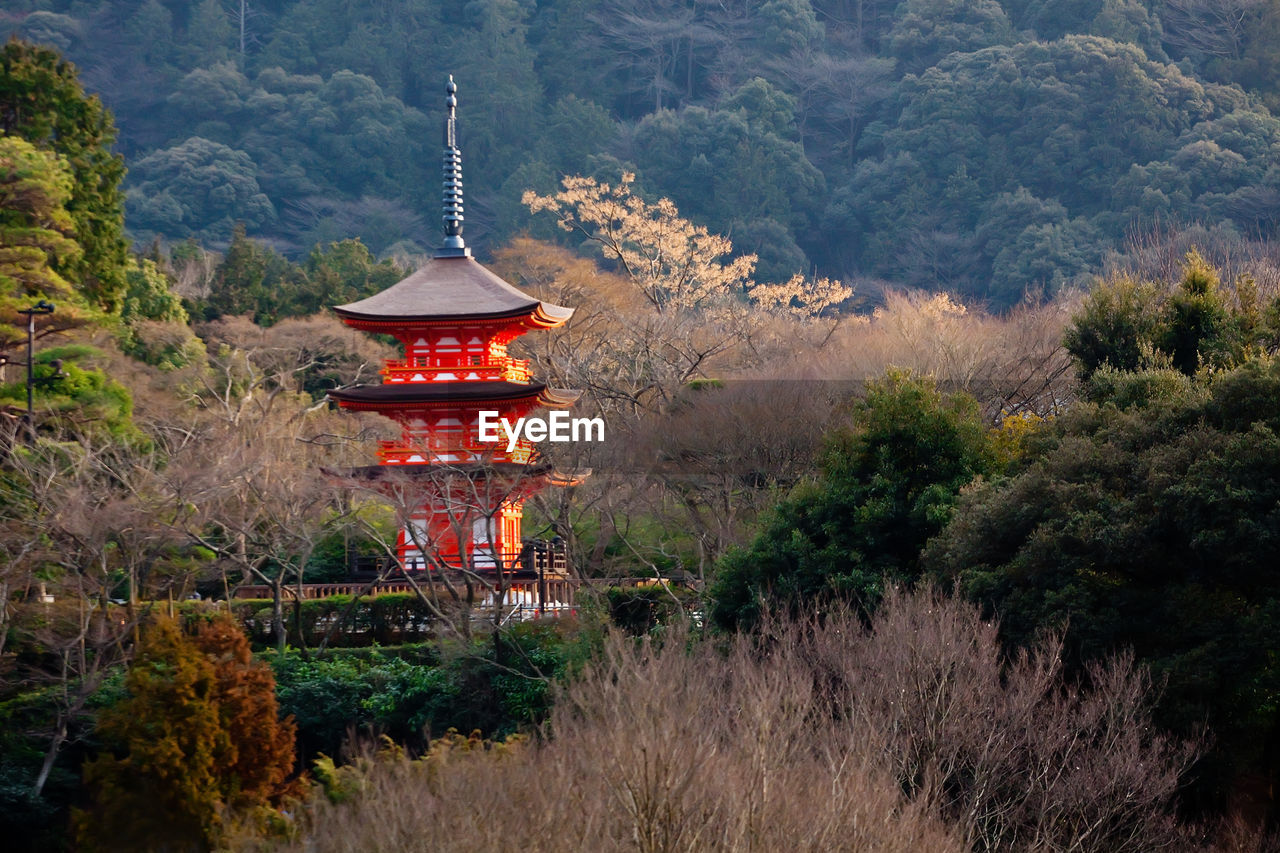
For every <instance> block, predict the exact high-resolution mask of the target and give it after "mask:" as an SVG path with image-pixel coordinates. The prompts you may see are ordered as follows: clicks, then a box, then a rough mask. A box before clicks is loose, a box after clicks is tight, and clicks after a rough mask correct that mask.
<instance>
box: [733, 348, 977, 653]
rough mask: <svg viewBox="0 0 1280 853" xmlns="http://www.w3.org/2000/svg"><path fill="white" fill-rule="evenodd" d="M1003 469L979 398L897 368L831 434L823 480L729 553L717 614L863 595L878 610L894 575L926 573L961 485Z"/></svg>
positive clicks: (907, 578) (903, 578) (752, 620)
mask: <svg viewBox="0 0 1280 853" xmlns="http://www.w3.org/2000/svg"><path fill="white" fill-rule="evenodd" d="M994 470H995V458H994V453H993V446H992V444H991V441H990V439H989V438H988V436H987V432H986V429H985V427H984V425H983V423H982V420H981V416H980V413H979V409H978V405H977V403H976V401H975V400H974V399H973V398H972V397H970V396H968V395H965V394H951V395H943V394H942V393H941V392H940V391H939V390H938V389H937V388H936V387H935V385H934V383H933V381H931V380H929V379H923V378H917V377H914V376H911V375H910V374H907V373H903V372H893V371H891V372H890V373H889V374H888V375H887V376H885V377H884V378H883V379H880V380H877V381H875V382H870V383H868V384H867V389H866V397H865V398H864V399H862V400H858V401H856V402H855V403H854V406H853V413H852V423H851V425H850V426H849V427H846V428H844V429H842V430H839V431H837V432H835V433H834V434H832V435H831V436H830V437H829V438H828V440H827V447H826V451H825V454H824V458H823V462H822V466H821V475H820V477H819V478H818V480H817V481H816V482H813V483H807V484H804V485H801V486H799V487H797V488H796V489H795V490H794V491H793V492H792V494H791V495H790V496H789V497H787V498H786V499H785V500H783V501H782V502H781V503H779V504H778V506H777V507H776V508H775V509H774V510H773V512H772V513H771V514H769V515H768V516H767V517H766V519H765V521H764V523H763V525H762V527H761V529H760V531H759V533H758V534H757V535H756V538H755V540H754V541H753V542H752V543H751V545H750V546H748V547H746V548H742V549H738V550H734V551H731V552H730V553H729V554H728V555H727V556H726V557H725V558H724V560H722V562H721V565H720V567H719V573H718V576H717V577H716V580H715V583H714V585H713V587H712V590H711V597H712V599H713V601H714V604H713V607H712V617H713V618H714V619H715V621H716V623H717V624H719V625H721V626H722V627H726V628H734V627H740V626H741V627H748V626H752V625H754V624H756V622H757V620H758V619H759V617H760V613H761V611H762V608H763V607H764V606H765V602H766V601H772V602H774V603H775V604H778V605H780V606H783V607H786V608H788V609H791V610H795V609H803V608H806V607H810V606H813V605H814V604H815V603H816V602H822V601H825V600H829V599H832V598H852V599H854V600H856V601H858V602H859V603H860V604H861V606H863V607H864V608H866V609H868V610H870V609H872V608H874V607H875V605H876V604H877V602H878V600H879V598H880V595H881V594H882V592H883V585H884V583H885V581H886V579H888V580H890V581H899V582H905V583H911V582H913V581H915V580H916V579H917V578H918V577H919V576H920V573H921V570H920V564H919V560H920V552H921V550H922V549H923V548H924V546H925V543H926V542H927V541H928V540H929V538H930V537H931V536H933V535H934V534H935V533H937V532H938V531H939V530H941V529H942V528H943V526H944V525H945V524H946V522H947V520H948V518H949V517H950V515H951V510H952V507H953V506H954V505H955V503H956V499H957V497H958V495H959V493H960V490H961V489H962V488H963V487H964V486H966V485H968V484H969V483H970V482H972V481H973V480H974V478H975V477H978V476H980V475H982V474H987V473H991V472H993V471H994Z"/></svg>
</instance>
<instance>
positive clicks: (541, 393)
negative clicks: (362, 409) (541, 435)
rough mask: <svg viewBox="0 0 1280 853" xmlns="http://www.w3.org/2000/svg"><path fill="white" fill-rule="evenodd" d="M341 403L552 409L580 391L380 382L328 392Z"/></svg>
mask: <svg viewBox="0 0 1280 853" xmlns="http://www.w3.org/2000/svg"><path fill="white" fill-rule="evenodd" d="M329 396H330V397H332V398H333V399H334V400H337V401H338V402H340V403H355V404H358V405H359V404H363V405H366V406H374V407H377V406H383V405H388V406H393V405H402V404H406V403H409V404H412V403H452V402H455V401H464V402H484V401H489V400H491V401H493V402H501V401H506V400H526V399H530V398H537V400H538V402H539V403H541V404H542V405H544V406H549V407H551V408H565V407H568V406H571V405H573V404H574V403H575V402H576V401H577V399H578V398H579V397H580V396H582V392H581V391H568V390H564V389H560V388H548V387H547V386H546V384H545V383H543V382H530V383H529V384H527V385H526V384H522V383H519V382H496V381H495V382H387V383H383V384H382V385H356V386H354V387H352V388H339V389H335V390H333V391H330V392H329Z"/></svg>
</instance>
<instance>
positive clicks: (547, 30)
mask: <svg viewBox="0 0 1280 853" xmlns="http://www.w3.org/2000/svg"><path fill="white" fill-rule="evenodd" d="M0 26H3V27H4V28H5V29H7V30H8V31H10V32H13V33H16V34H18V35H20V36H22V37H24V38H27V39H30V40H33V41H36V42H41V43H45V44H49V45H51V46H54V47H56V48H57V49H59V50H60V51H62V52H63V53H64V54H65V55H66V56H67V57H68V58H70V59H71V60H72V61H74V62H75V63H76V64H77V65H78V66H79V67H80V68H81V70H82V79H83V80H84V82H85V84H86V86H87V88H88V89H89V90H90V91H96V92H99V93H100V94H101V96H102V99H103V101H104V103H105V104H106V105H107V106H108V107H109V108H110V109H111V110H112V111H113V112H114V114H115V116H116V121H117V124H118V126H119V128H120V140H119V145H118V150H119V151H120V152H122V153H123V154H124V156H125V158H126V160H127V161H128V165H129V177H128V180H127V183H126V188H127V193H128V213H129V217H128V226H129V230H130V234H131V235H132V237H133V239H134V240H135V242H136V243H138V244H142V245H145V244H146V243H148V242H150V241H151V240H152V239H153V238H155V237H160V238H163V239H164V240H166V241H171V242H176V241H181V240H184V239H186V238H188V237H194V238H195V239H196V240H197V241H199V242H200V243H201V244H203V245H205V246H207V247H209V248H215V249H222V248H224V247H225V246H226V245H227V243H228V241H229V240H230V239H231V236H232V229H233V227H234V225H235V223H237V222H242V223H244V225H245V228H246V231H247V233H248V235H249V236H250V237H253V238H256V239H259V240H262V241H265V242H268V243H269V244H271V245H272V246H274V247H275V248H276V249H278V250H280V251H282V252H284V253H285V254H286V255H289V256H292V257H295V258H299V257H305V255H306V254H307V252H308V251H309V250H310V249H311V247H312V246H314V245H315V244H317V243H321V242H326V241H332V240H337V239H342V238H346V237H351V236H359V237H360V238H361V239H362V240H363V241H364V242H365V244H366V245H368V246H369V247H370V248H371V249H372V250H373V251H374V252H375V253H376V254H380V255H384V256H385V255H387V254H389V253H390V254H394V253H397V252H404V253H413V252H415V251H418V250H422V249H425V248H429V247H430V246H432V245H433V244H434V241H433V238H432V234H433V233H434V230H435V222H436V210H437V198H436V193H435V192H434V188H435V187H436V186H437V180H438V179H437V169H438V162H437V147H438V146H437V136H438V131H437V116H436V110H437V109H438V104H439V99H440V97H441V87H442V85H443V81H444V79H445V75H446V74H447V73H452V74H454V75H455V77H456V78H457V80H458V81H459V84H460V86H461V98H462V107H461V119H462V130H461V133H462V146H463V153H464V174H465V177H466V182H467V186H468V199H467V200H468V210H467V216H468V229H469V230H468V236H469V239H470V241H471V242H472V243H473V244H474V245H477V246H478V247H479V248H480V249H481V250H482V251H493V250H495V249H497V248H498V247H499V246H501V245H502V244H503V243H504V242H506V241H507V240H509V239H510V238H511V237H512V236H514V235H516V234H518V233H521V232H524V231H527V230H533V231H534V232H535V233H537V234H539V235H541V236H544V237H546V236H550V235H551V234H552V233H553V230H552V229H549V228H548V226H547V225H546V224H542V225H539V224H537V223H536V222H535V221H534V220H532V219H531V218H530V215H529V213H528V211H527V210H526V209H525V208H523V207H522V206H521V204H520V197H521V194H522V193H523V192H524V191H525V190H526V189H534V190H537V191H538V192H541V193H546V192H550V191H553V190H554V189H555V188H556V186H557V181H558V180H559V178H560V177H561V176H562V175H565V174H583V175H594V176H596V177H598V178H600V179H601V180H606V181H613V182H616V181H617V180H618V178H619V176H620V174H621V173H622V172H623V171H633V172H635V173H636V175H637V181H636V189H637V191H638V192H639V193H641V194H642V195H643V196H645V197H648V198H650V199H656V198H657V197H658V196H666V197H669V198H671V199H672V200H674V201H675V202H676V204H677V205H678V206H679V208H680V210H681V211H682V212H683V213H684V214H685V215H687V216H689V217H690V218H691V219H693V220H694V221H695V222H698V223H700V224H703V225H705V226H707V227H708V228H709V229H710V230H711V231H712V232H713V233H724V234H728V235H730V237H731V239H732V240H733V241H734V245H735V246H736V247H737V249H738V250H739V251H742V252H756V253H758V254H759V256H760V264H759V268H758V277H759V278H761V279H763V280H778V281H781V280H785V279H787V278H788V277H789V276H790V275H791V274H793V273H795V272H800V271H804V272H806V273H809V272H813V271H814V270H815V269H816V270H817V271H818V272H819V273H820V274H822V275H827V276H832V277H838V278H844V279H846V280H855V279H866V280H868V281H867V284H868V285H871V286H870V288H869V289H870V290H871V291H874V290H875V289H876V288H875V286H874V283H875V282H877V281H888V282H891V283H893V284H896V285H905V286H912V287H924V288H929V289H948V290H951V291H952V292H960V293H963V294H965V295H968V296H970V297H975V298H978V299H980V300H986V301H989V303H990V304H992V305H994V306H1007V305H1010V304H1013V303H1015V302H1017V301H1018V300H1019V299H1020V298H1021V296H1022V294H1023V293H1024V291H1026V290H1027V289H1032V290H1034V291H1037V292H1039V291H1044V292H1048V293H1052V292H1053V291H1054V290H1055V289H1057V288H1059V287H1060V286H1061V285H1062V284H1063V283H1064V282H1068V281H1071V280H1072V279H1075V278H1078V277H1080V276H1081V275H1082V274H1084V273H1085V272H1086V271H1088V270H1089V269H1090V268H1091V267H1094V266H1096V265H1097V264H1098V263H1099V262H1100V261H1101V260H1103V259H1104V258H1105V257H1107V256H1108V253H1111V252H1115V251H1117V250H1120V249H1121V248H1122V247H1123V245H1124V238H1125V236H1126V235H1127V234H1129V233H1130V232H1132V231H1135V230H1144V229H1149V228H1151V227H1154V226H1157V225H1160V226H1168V225H1169V224H1171V223H1172V224H1174V225H1187V224H1192V223H1198V224H1201V225H1203V226H1205V227H1207V228H1210V229H1214V230H1220V231H1222V232H1225V233H1226V234H1227V235H1229V236H1241V237H1246V238H1247V237H1256V236H1259V235H1268V234H1269V233H1270V232H1271V231H1272V230H1273V229H1274V228H1275V226H1276V224H1277V222H1278V221H1280V171H1278V170H1277V167H1276V166H1275V164H1276V162H1277V161H1278V160H1280V157H1278V156H1277V155H1280V123H1278V122H1277V121H1276V120H1275V119H1274V118H1272V116H1271V115H1270V113H1269V112H1268V110H1267V105H1271V106H1274V105H1275V104H1276V103H1277V102H1280V82H1278V81H1280V75H1277V74H1276V73H1274V72H1275V70H1276V69H1277V68H1280V41H1278V40H1277V39H1276V38H1275V37H1274V36H1275V34H1276V31H1277V27H1278V26H1280V2H1276V0H1227V2H1213V0H1069V2H1040V0H1003V2H997V0H977V2H975V0H963V2H962V0H903V1H902V2H899V0H763V2H761V0H722V2H699V0H640V2H633V0H537V2H535V0H525V2H518V1H517V0H473V2H467V3H463V2H458V0H396V2H384V3H356V2H349V0H296V2H295V0H241V2H227V0H202V2H199V3H182V2H176V0H170V2H161V0H145V1H144V2H138V0H106V1H105V2H97V3H94V2H83V1H82V0H77V2H67V0H40V1H39V2H22V0H19V2H17V3H12V4H9V10H8V12H6V13H5V14H4V16H3V18H0ZM863 290H864V292H867V291H868V288H867V287H864V288H863Z"/></svg>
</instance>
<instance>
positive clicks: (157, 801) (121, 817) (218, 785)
mask: <svg viewBox="0 0 1280 853" xmlns="http://www.w3.org/2000/svg"><path fill="white" fill-rule="evenodd" d="M125 687H126V690H127V692H128V696H127V698H125V699H124V700H122V701H121V702H119V703H117V704H116V705H115V706H113V707H111V708H110V709H108V710H107V711H105V712H104V713H103V715H102V716H101V718H100V719H99V723H98V734H99V735H100V736H101V737H102V739H103V740H104V742H106V743H107V744H109V745H110V746H111V747H112V748H113V750H114V751H113V752H112V753H104V754H102V755H100V756H98V757H97V758H96V759H94V760H93V761H91V762H89V763H88V764H86V765H85V782H86V783H87V784H88V785H89V786H90V787H91V788H92V790H93V792H94V804H93V807H92V808H91V810H89V811H87V812H80V813H78V814H77V815H76V834H77V839H78V841H79V843H80V845H81V846H82V847H83V848H85V849H91V850H142V849H157V848H159V847H164V848H165V849H177V850H203V849H208V848H210V847H212V846H216V845H217V843H218V841H219V839H220V836H221V833H222V829H223V821H224V819H225V816H226V814H227V810H228V809H231V810H235V811H243V810H246V809H252V808H255V807H266V806H269V805H273V804H277V803H278V802H279V800H280V798H281V797H282V796H284V795H285V794H287V793H290V792H291V787H290V785H289V782H288V780H289V777H290V775H291V774H292V771H293V763H294V761H293V745H294V731H295V727H294V724H293V720H292V719H287V720H280V719H279V718H278V716H277V705H276V698H275V676H274V675H273V674H272V672H271V669H270V668H269V667H268V666H266V665H265V664H263V663H260V662H257V661H254V660H253V659H252V657H251V655H250V653H249V644H248V641H247V640H246V639H245V637H244V634H243V633H242V632H241V631H240V629H239V627H238V626H237V625H236V624H235V622H234V621H232V619H231V618H230V617H228V616H226V615H221V616H218V617H215V618H214V619H213V620H212V621H210V622H208V623H206V624H205V625H203V626H201V628H200V631H199V633H198V635H197V636H196V637H195V638H194V639H192V638H191V637H188V636H186V635H184V634H183V633H182V631H181V630H180V629H179V628H178V626H177V625H176V624H175V623H174V622H173V620H171V619H167V618H158V619H157V620H156V621H155V622H154V623H152V625H150V626H149V627H148V629H147V630H146V632H145V634H144V635H143V639H142V642H141V643H140V645H139V648H138V652H137V656H136V658H135V659H134V663H133V665H132V666H131V667H130V668H129V675H128V677H127V678H126V680H125Z"/></svg>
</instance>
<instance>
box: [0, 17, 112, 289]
mask: <svg viewBox="0 0 1280 853" xmlns="http://www.w3.org/2000/svg"><path fill="white" fill-rule="evenodd" d="M0 132H2V133H3V134H5V135H12V136H19V137H22V138H23V139H26V140H27V141H29V142H31V143H33V144H34V145H36V146H37V147H40V148H47V149H50V150H52V151H54V152H55V153H57V154H58V155H60V156H62V157H64V158H65V159H66V161H67V163H68V165H69V166H70V168H71V173H72V176H73V182H72V187H71V197H70V199H68V201H67V205H66V207H67V212H68V213H69V214H70V215H71V220H72V222H73V223H74V225H75V239H76V242H78V243H79V244H80V247H81V248H82V249H83V252H82V253H81V254H80V255H78V256H74V257H72V256H68V257H66V258H65V259H62V258H60V259H59V260H58V264H57V270H58V272H59V273H60V274H61V275H63V276H64V277H66V278H68V279H69V280H71V281H74V282H76V283H77V285H78V287H79V288H80V289H81V290H82V291H83V292H84V294H85V296H86V297H87V298H88V299H89V301H90V302H91V303H94V304H96V305H97V306H98V307H100V308H102V309H103V310H106V311H112V312H114V311H118V310H119V309H120V300H121V298H122V296H123V295H124V267H125V262H126V260H127V254H128V252H127V250H128V246H127V244H126V242H125V239H124V195H123V193H122V192H121V191H120V182H121V180H123V178H124V158H123V157H121V156H120V155H119V154H113V153H112V152H111V145H112V143H113V142H114V141H115V138H116V128H115V123H114V122H113V121H112V118H111V114H110V113H109V112H108V111H107V110H106V109H105V108H104V107H103V106H102V103H101V102H100V101H99V100H98V98H97V96H94V95H86V94H85V91H84V89H83V88H82V87H81V85H80V81H79V79H78V78H77V72H76V69H75V66H73V65H72V64H71V63H69V62H66V61H64V60H63V59H62V58H61V57H60V56H59V55H58V54H57V53H56V52H55V51H53V50H50V49H49V48H46V47H38V46H36V45H31V44H27V43H26V42H22V41H18V40H16V39H14V40H11V41H10V42H8V43H7V44H6V45H5V46H4V47H3V48H0Z"/></svg>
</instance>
